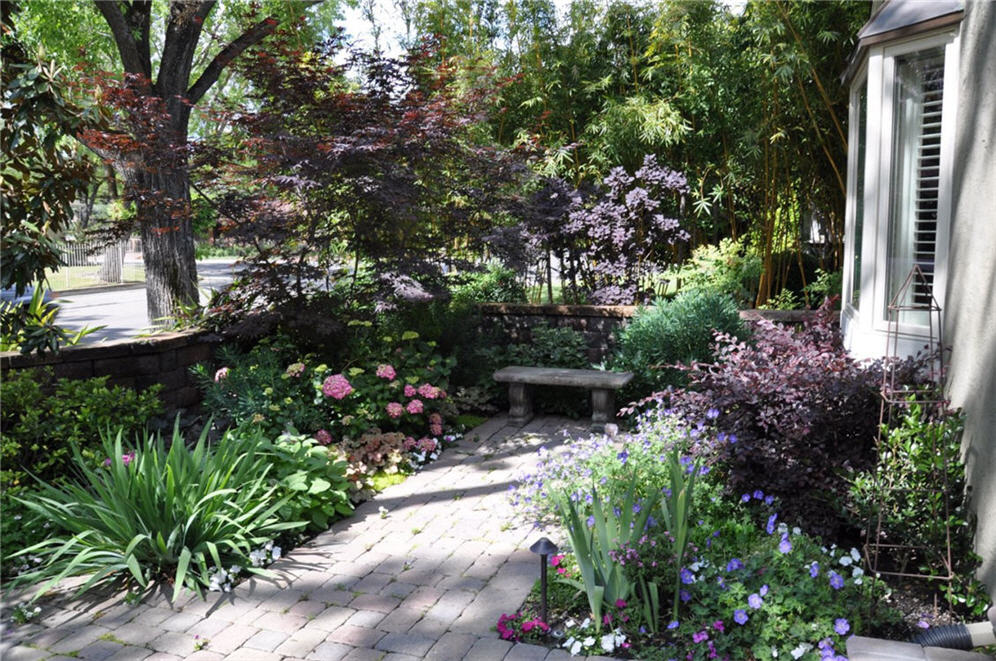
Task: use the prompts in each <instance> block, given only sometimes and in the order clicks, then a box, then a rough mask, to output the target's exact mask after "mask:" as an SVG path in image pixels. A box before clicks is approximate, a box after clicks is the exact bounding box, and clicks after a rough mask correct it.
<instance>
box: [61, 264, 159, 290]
mask: <svg viewBox="0 0 996 661" xmlns="http://www.w3.org/2000/svg"><path fill="white" fill-rule="evenodd" d="M99 275H100V266H64V267H62V268H60V269H59V270H58V271H52V270H46V271H45V277H46V279H47V280H48V284H49V286H50V287H51V288H52V290H53V291H56V292H64V291H69V290H73V289H82V288H84V287H97V286H100V285H106V284H110V283H107V282H104V281H102V280H100V278H99ZM121 275H122V280H123V281H124V282H144V281H145V268H144V267H143V266H141V265H140V264H125V266H124V267H123V268H122V273H121Z"/></svg>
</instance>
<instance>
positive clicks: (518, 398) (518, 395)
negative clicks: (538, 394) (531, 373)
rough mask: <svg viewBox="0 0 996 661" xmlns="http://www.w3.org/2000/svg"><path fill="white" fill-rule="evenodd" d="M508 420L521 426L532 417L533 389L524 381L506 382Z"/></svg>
mask: <svg viewBox="0 0 996 661" xmlns="http://www.w3.org/2000/svg"><path fill="white" fill-rule="evenodd" d="M508 403H509V407H508V422H509V424H512V425H516V426H518V427H521V426H523V425H525V424H526V423H527V422H529V421H530V420H532V419H533V389H532V386H530V385H528V384H525V383H510V384H508Z"/></svg>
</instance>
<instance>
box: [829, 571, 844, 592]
mask: <svg viewBox="0 0 996 661" xmlns="http://www.w3.org/2000/svg"><path fill="white" fill-rule="evenodd" d="M828 576H829V577H830V587H832V588H833V589H834V590H839V589H841V588H842V587H844V578H843V577H842V576H841V575H840V574H838V573H837V572H835V571H831V572H830V573H829V574H828Z"/></svg>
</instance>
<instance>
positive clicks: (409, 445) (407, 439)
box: [404, 436, 416, 450]
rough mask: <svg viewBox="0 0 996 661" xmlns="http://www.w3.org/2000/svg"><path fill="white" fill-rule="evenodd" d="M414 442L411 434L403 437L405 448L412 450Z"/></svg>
mask: <svg viewBox="0 0 996 661" xmlns="http://www.w3.org/2000/svg"><path fill="white" fill-rule="evenodd" d="M415 444H416V443H415V439H414V438H412V437H411V436H406V437H405V441H404V446H405V449H406V450H414V449H415Z"/></svg>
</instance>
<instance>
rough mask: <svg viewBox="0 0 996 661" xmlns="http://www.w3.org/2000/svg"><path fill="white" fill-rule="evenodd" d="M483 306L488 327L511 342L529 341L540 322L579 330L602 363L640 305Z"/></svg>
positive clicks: (590, 352)
mask: <svg viewBox="0 0 996 661" xmlns="http://www.w3.org/2000/svg"><path fill="white" fill-rule="evenodd" d="M480 309H481V316H482V318H483V326H484V328H485V330H492V331H495V332H497V333H499V334H500V335H503V336H504V337H506V338H508V341H509V343H520V342H529V341H530V340H531V339H532V334H531V331H532V329H533V327H534V326H537V325H538V324H547V325H548V326H550V327H552V328H571V329H573V330H576V331H578V332H579V333H581V334H582V335H584V339H585V341H586V342H587V343H588V360H589V361H591V362H592V363H599V362H602V361H603V360H605V359H606V358H608V357H609V355H611V353H612V348H613V346H614V344H615V342H614V338H613V331H615V330H616V329H617V328H620V327H621V326H623V325H625V324H626V323H627V322H628V321H629V319H630V318H631V317H632V316H633V315H634V314H635V313H636V310H637V309H638V308H637V307H636V306H632V305H525V304H512V303H484V304H482V305H481V306H480Z"/></svg>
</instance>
